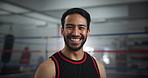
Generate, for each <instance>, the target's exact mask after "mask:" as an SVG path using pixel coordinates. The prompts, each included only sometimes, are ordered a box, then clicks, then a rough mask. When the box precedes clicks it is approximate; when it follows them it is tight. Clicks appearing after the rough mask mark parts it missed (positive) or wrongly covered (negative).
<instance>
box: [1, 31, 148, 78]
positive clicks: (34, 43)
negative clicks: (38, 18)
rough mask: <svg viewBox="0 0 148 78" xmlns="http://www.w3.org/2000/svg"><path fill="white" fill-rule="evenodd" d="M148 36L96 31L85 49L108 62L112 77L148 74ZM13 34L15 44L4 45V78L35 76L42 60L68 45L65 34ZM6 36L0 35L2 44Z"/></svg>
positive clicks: (2, 52) (107, 65)
mask: <svg viewBox="0 0 148 78" xmlns="http://www.w3.org/2000/svg"><path fill="white" fill-rule="evenodd" d="M147 36H148V32H131V33H118V34H116V33H113V34H93V35H90V36H89V38H88V40H87V42H86V45H85V46H84V50H85V51H87V52H88V53H90V54H91V55H92V56H93V57H94V58H96V59H98V60H100V61H101V62H103V63H104V65H105V68H106V71H107V76H108V78H115V77H117V76H112V75H120V76H121V75H122V76H123V78H124V77H127V78H128V76H129V75H132V76H133V77H148V74H147V73H148V64H147V62H148V48H147V47H148V37H147ZM11 38H12V37H8V38H7V39H8V40H9V39H10V42H9V41H8V44H7V45H9V44H12V46H11V48H9V49H7V48H6V49H4V48H3V47H1V48H0V56H1V58H0V60H1V61H0V78H16V77H17V78H33V75H34V72H35V71H36V69H37V67H38V66H39V64H40V63H42V62H43V61H45V60H47V59H48V58H49V57H50V56H51V55H52V54H53V53H55V52H57V51H59V50H60V49H62V47H63V45H64V42H63V38H62V37H61V36H44V37H39V36H38V37H13V39H14V40H13V42H11ZM5 40H6V38H5V37H4V36H1V37H0V46H3V45H4V44H5V43H4V42H5ZM6 47H7V46H6ZM6 57H7V58H6ZM4 59H7V60H4ZM130 77H131V76H129V78H130ZM121 78H122V77H121Z"/></svg>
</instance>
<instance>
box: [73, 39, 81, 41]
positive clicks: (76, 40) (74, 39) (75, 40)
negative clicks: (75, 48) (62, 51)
mask: <svg viewBox="0 0 148 78" xmlns="http://www.w3.org/2000/svg"><path fill="white" fill-rule="evenodd" d="M71 40H72V41H80V39H71Z"/></svg>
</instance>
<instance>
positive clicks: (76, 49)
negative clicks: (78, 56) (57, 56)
mask: <svg viewBox="0 0 148 78" xmlns="http://www.w3.org/2000/svg"><path fill="white" fill-rule="evenodd" d="M67 39H68V38H67ZM86 40H87V38H86V39H84V41H83V42H82V43H81V45H80V46H79V47H78V48H74V47H71V46H70V44H69V42H68V41H66V37H65V36H64V42H65V44H66V45H67V47H68V48H69V49H70V50H72V51H78V50H80V49H81V48H82V47H83V45H84V43H85V42H86Z"/></svg>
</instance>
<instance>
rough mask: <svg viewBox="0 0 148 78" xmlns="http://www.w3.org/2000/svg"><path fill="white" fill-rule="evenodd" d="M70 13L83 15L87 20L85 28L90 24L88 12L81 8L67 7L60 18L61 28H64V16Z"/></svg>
mask: <svg viewBox="0 0 148 78" xmlns="http://www.w3.org/2000/svg"><path fill="white" fill-rule="evenodd" d="M70 14H80V15H82V16H83V17H85V18H86V20H87V26H88V27H87V29H89V25H90V22H91V19H90V14H89V13H88V12H87V11H86V10H84V9H82V8H71V9H68V10H67V11H66V12H64V13H63V15H62V18H61V25H62V28H64V23H65V18H66V16H68V15H70Z"/></svg>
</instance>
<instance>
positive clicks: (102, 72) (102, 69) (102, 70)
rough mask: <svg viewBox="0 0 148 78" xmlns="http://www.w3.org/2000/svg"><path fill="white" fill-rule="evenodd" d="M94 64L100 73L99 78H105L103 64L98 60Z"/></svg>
mask: <svg viewBox="0 0 148 78" xmlns="http://www.w3.org/2000/svg"><path fill="white" fill-rule="evenodd" d="M96 62H97V65H98V68H99V71H100V76H101V78H106V70H105V67H104V64H103V63H102V62H100V61H99V60H96Z"/></svg>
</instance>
